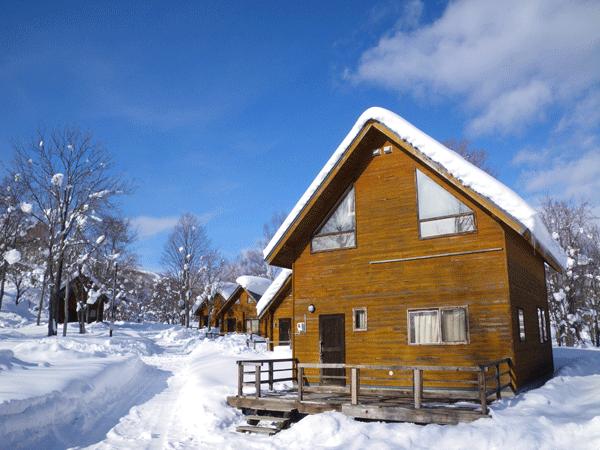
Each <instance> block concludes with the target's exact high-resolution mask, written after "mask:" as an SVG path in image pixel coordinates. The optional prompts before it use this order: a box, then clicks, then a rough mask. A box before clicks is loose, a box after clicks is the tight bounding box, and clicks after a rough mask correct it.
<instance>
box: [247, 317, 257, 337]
mask: <svg viewBox="0 0 600 450" xmlns="http://www.w3.org/2000/svg"><path fill="white" fill-rule="evenodd" d="M246 333H252V334H259V320H258V319H246Z"/></svg>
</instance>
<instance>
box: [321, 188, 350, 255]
mask: <svg viewBox="0 0 600 450" xmlns="http://www.w3.org/2000/svg"><path fill="white" fill-rule="evenodd" d="M355 246H356V220H355V211H354V187H352V188H351V189H350V190H349V191H348V192H346V194H345V195H344V196H343V197H342V199H341V200H340V201H339V203H338V204H337V205H336V207H335V208H334V209H333V211H332V212H331V214H330V215H329V217H328V218H327V220H326V221H325V223H324V224H323V225H321V228H319V230H318V231H317V233H316V234H315V235H314V236H313V238H312V241H311V249H312V251H313V252H320V251H324V250H334V249H338V248H351V247H355Z"/></svg>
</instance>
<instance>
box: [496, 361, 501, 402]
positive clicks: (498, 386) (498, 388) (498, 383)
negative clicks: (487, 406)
mask: <svg viewBox="0 0 600 450" xmlns="http://www.w3.org/2000/svg"><path fill="white" fill-rule="evenodd" d="M501 381H502V380H501V379H500V363H496V400H500V399H501V398H502V383H501Z"/></svg>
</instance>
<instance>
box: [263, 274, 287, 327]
mask: <svg viewBox="0 0 600 450" xmlns="http://www.w3.org/2000/svg"><path fill="white" fill-rule="evenodd" d="M291 279H292V271H291V270H290V269H281V272H279V275H277V276H276V277H275V279H274V280H273V282H272V283H271V285H270V286H269V288H268V289H267V290H266V291H265V293H264V294H263V296H262V297H261V298H260V301H259V302H258V303H257V304H256V313H257V314H258V318H259V319H262V316H263V314H264V313H266V312H267V311H268V310H269V308H270V307H271V304H272V303H273V301H274V300H275V299H276V298H277V296H278V295H279V293H280V292H281V291H282V290H283V289H285V288H286V287H287V286H288V280H291Z"/></svg>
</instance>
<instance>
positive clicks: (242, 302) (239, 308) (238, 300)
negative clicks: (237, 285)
mask: <svg viewBox="0 0 600 450" xmlns="http://www.w3.org/2000/svg"><path fill="white" fill-rule="evenodd" d="M231 301H232V303H231V306H230V307H229V308H227V309H226V310H225V311H224V312H223V313H222V314H221V317H222V319H223V320H222V324H223V325H222V327H221V331H227V332H231V331H232V330H227V329H225V328H226V327H227V319H230V318H235V320H236V329H235V331H237V332H239V333H245V332H247V331H248V330H246V319H256V318H257V314H256V302H255V301H254V300H253V299H252V297H250V296H249V295H248V293H247V292H246V291H245V290H243V289H241V290H239V291H238V293H237V294H236V295H235V296H234V298H233V299H231Z"/></svg>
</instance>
